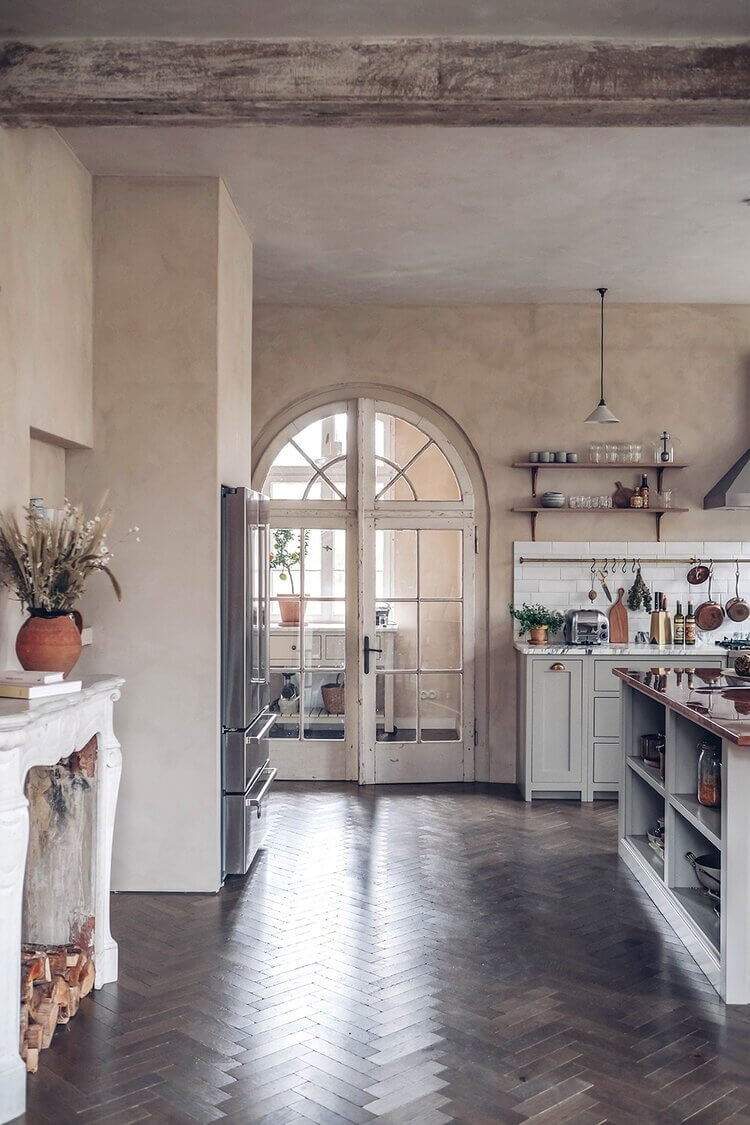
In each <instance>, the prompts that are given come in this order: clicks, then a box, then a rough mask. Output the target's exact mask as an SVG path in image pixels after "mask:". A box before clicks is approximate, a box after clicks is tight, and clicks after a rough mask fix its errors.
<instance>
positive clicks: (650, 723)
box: [614, 668, 750, 1004]
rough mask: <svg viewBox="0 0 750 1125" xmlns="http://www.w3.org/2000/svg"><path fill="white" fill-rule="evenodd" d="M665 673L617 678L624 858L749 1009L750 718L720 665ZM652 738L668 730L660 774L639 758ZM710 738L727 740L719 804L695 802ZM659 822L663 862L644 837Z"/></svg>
mask: <svg viewBox="0 0 750 1125" xmlns="http://www.w3.org/2000/svg"><path fill="white" fill-rule="evenodd" d="M661 671H662V675H660V676H654V675H653V674H652V673H650V672H644V671H640V672H638V671H627V670H626V669H624V668H618V669H615V672H614V674H615V676H617V677H618V678H619V679H621V680H622V721H621V749H622V762H623V767H622V778H623V780H622V787H621V793H620V812H619V854H620V856H621V858H622V859H623V860H624V861H625V863H626V864H627V866H628V868H629V869H630V871H631V872H632V873H633V874H634V875H635V877H636V878H637V879H638V881H639V883H640V884H641V886H642V887H643V888H644V889H645V890H646V892H647V893H648V894H649V896H650V897H651V899H652V900H653V902H654V903H655V904H656V906H657V907H658V908H659V910H660V911H661V913H662V914H663V915H664V917H665V918H666V919H667V921H668V922H669V923H670V925H671V926H672V928H673V929H674V931H675V933H676V934H677V935H678V937H679V938H680V939H681V940H682V942H683V943H684V944H685V946H686V947H687V949H688V950H689V951H690V953H691V954H692V956H693V957H694V958H695V960H696V962H697V963H698V965H699V966H700V967H701V969H702V970H703V972H704V973H705V974H706V976H707V977H708V979H709V980H710V981H711V983H712V984H713V986H714V987H715V988H716V990H717V992H719V994H720V995H721V997H722V998H723V999H724V1000H725V1001H726V1002H727V1003H729V1004H749V1003H750V932H748V926H747V919H748V917H750V914H749V913H748V912H749V911H750V816H748V811H747V810H748V808H750V719H748V718H746V717H745V716H744V715H743V714H742V712H741V710H740V708H737V707H735V702H736V693H735V694H734V695H733V694H732V693H731V687H730V685H729V684H727V683H725V682H724V677H721V678H720V679H719V680H718V681H717V680H716V679H715V669H711V670H709V669H705V670H702V669H700V668H696V669H694V670H690V671H689V672H688V671H687V670H685V671H680V670H677V669H672V670H667V669H663V670H661ZM705 683H710V684H711V691H710V692H709V693H708V694H709V695H710V699H709V702H708V703H707V702H706V698H707V693H706V689H705V687H704V686H703V685H704V684H705ZM665 685H666V686H665ZM698 687H701V689H702V690H701V693H698V692H697V691H696V688H698ZM714 689H715V690H714ZM727 690H729V691H730V694H729V695H728V696H726V695H724V692H725V691H727ZM749 694H750V693H749ZM744 706H745V705H744V703H742V702H741V703H740V707H741V708H744ZM697 708H699V709H697ZM703 708H705V710H703ZM653 733H663V734H664V777H663V778H662V777H661V775H660V771H659V769H658V768H655V767H653V766H651V765H650V764H648V763H646V762H644V761H643V760H642V758H641V756H640V738H641V735H643V734H653ZM707 734H708V735H712V736H713V737H714V738H715V739H718V740H719V742H720V744H721V755H722V773H721V785H722V805H721V808H707V807H705V806H703V805H701V804H700V803H699V801H698V799H697V793H696V790H697V777H698V754H699V745H698V744H699V743H700V742H702V741H703V740H705V738H706V737H707ZM660 818H661V819H663V825H664V834H663V844H664V854H663V857H660V856H659V855H657V854H656V852H654V851H653V849H652V847H651V845H650V843H649V840H648V837H647V833H648V832H649V831H653V829H654V827H655V825H656V824H657V822H658V821H659V819H660ZM688 857H693V858H696V857H697V858H698V860H699V861H703V863H704V864H707V865H708V866H710V867H713V868H717V869H719V870H720V876H721V878H720V887H721V890H720V893H719V894H717V893H709V892H708V891H707V890H706V889H705V888H704V887H702V886H701V884H700V881H699V878H698V875H697V873H696V870H695V866H694V863H693V861H692V859H691V858H688Z"/></svg>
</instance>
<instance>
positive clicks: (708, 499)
mask: <svg viewBox="0 0 750 1125" xmlns="http://www.w3.org/2000/svg"><path fill="white" fill-rule="evenodd" d="M703 507H704V508H750V449H748V450H747V452H746V453H743V454H742V456H741V457H740V459H739V461H736V462H735V463H734V465H732V467H731V469H730V470H729V472H728V473H724V476H723V477H722V478H721V480H720V481H719V482H718V484H715V485H714V487H713V488H712V489H711V491H710V492H707V493H706V495H705V496H704V497H703Z"/></svg>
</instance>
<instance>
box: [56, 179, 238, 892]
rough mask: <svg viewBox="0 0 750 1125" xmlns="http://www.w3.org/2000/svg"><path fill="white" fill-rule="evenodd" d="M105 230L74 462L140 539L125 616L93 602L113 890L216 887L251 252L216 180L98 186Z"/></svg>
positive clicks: (76, 482)
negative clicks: (223, 665)
mask: <svg viewBox="0 0 750 1125" xmlns="http://www.w3.org/2000/svg"><path fill="white" fill-rule="evenodd" d="M225 224H226V225H227V227H228V230H227V229H224V230H222V227H223V226H224V225H225ZM94 230H95V247H94V253H95V279H96V307H95V334H94V355H95V365H96V383H95V404H96V418H95V433H96V446H95V450H94V452H93V453H90V454H72V455H69V462H70V464H69V481H70V489H71V492H73V493H74V494H76V495H79V494H80V495H83V496H84V498H86V499H87V500H89V501H92V500H93V499H95V493H98V492H99V491H100V490H101V488H102V487H104V486H106V485H109V486H110V489H111V492H110V500H111V503H112V505H113V507H114V508H115V509H116V513H117V528H118V530H119V531H120V532H124V531H125V530H126V529H127V528H128V527H129V526H132V525H138V526H139V527H140V538H141V542H140V543H138V544H136V543H134V542H133V543H128V544H127V545H123V546H122V547H121V548H119V549H116V550H117V558H116V560H115V567H114V568H115V570H116V572H117V575H118V577H119V578H120V579H121V581H122V584H123V587H124V599H123V602H122V604H121V605H118V604H117V602H116V601H115V599H114V597H113V596H112V593H111V591H110V590H109V589H108V587H107V586H106V585H105V584H104V583H99V584H98V585H95V584H94V583H92V584H91V589H90V595H89V596H88V597H87V599H86V602H85V607H84V616H85V618H87V619H90V620H92V621H93V622H94V623H95V626H96V642H95V645H94V646H93V648H92V652H91V653H90V654H87V656H86V657H85V658H84V665H83V666H84V667H85V666H86V662H87V661H88V662H92V663H93V664H95V666H96V667H97V668H98V669H99V670H101V669H102V668H107V667H111V668H113V669H114V670H116V671H117V672H120V673H122V674H123V675H124V676H125V677H126V679H127V685H126V688H125V690H124V692H123V696H122V700H121V702H120V704H118V708H117V731H118V736H119V737H120V739H121V742H122V745H123V758H124V763H123V778H122V790H121V795H120V803H119V808H118V817H117V825H116V829H115V846H114V858H113V886H114V887H116V888H117V889H121V890H122V889H142V890H193V891H214V890H216V888H217V887H218V885H219V881H220V765H219V740H218V734H219V712H218V705H219V612H218V611H219V483H220V481H219V476H220V472H224V471H226V472H228V473H231V474H232V475H236V476H237V478H238V479H242V477H243V465H244V464H246V463H247V462H248V461H249V411H247V412H246V413H245V414H244V415H242V414H238V413H237V411H241V409H243V408H244V404H247V402H248V401H249V380H250V367H249V362H247V363H246V362H245V359H246V358H247V359H249V347H250V344H249V341H247V340H245V339H244V334H245V332H246V331H248V317H249V313H248V312H247V306H248V305H249V301H250V294H251V288H250V284H251V283H250V277H249V262H250V254H249V243H248V240H247V234H246V233H245V231H244V230H243V229H242V228H241V227H238V226H237V225H236V217H234V216H233V213H232V210H231V205H230V204H229V201H228V200H227V198H226V197H225V195H224V193H223V192H222V190H221V189H220V185H219V181H218V180H207V179H205V180H204V179H201V180H188V179H186V180H182V179H181V180H166V179H160V180H143V179H120V178H104V179H97V180H96V181H95V196H94ZM237 242H241V243H242V245H241V246H240V247H238V246H236V245H234V243H237ZM235 352H238V353H241V354H240V355H239V358H238V356H237V355H235ZM224 396H226V399H227V401H226V402H223V401H221V400H222V398H223V397H224ZM220 417H221V418H222V419H223V421H222V423H221V436H220V422H219V419H220ZM246 445H247V448H246V450H245V453H244V455H243V453H242V449H243V446H246ZM224 448H226V449H231V450H232V451H233V452H232V453H231V455H228V456H227V457H225V455H224V452H223V450H224ZM248 476H249V473H247V472H245V473H244V478H245V479H247V478H248ZM116 538H117V535H115V539H116Z"/></svg>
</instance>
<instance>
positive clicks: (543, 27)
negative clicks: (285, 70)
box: [0, 0, 750, 38]
mask: <svg viewBox="0 0 750 1125" xmlns="http://www.w3.org/2000/svg"><path fill="white" fill-rule="evenodd" d="M748 34H750V11H749V10H748V0H0V36H8V35H11V36H12V35H32V36H109V35H133V36H139V35H141V36H151V35H154V36H159V35H164V36H181V37H184V38H189V37H191V36H195V37H198V38H201V37H206V38H219V37H221V36H247V37H257V38H270V37H275V36H280V37H283V36H311V37H313V38H322V37H326V36H340V35H353V36H365V35H370V36H394V35H498V36H610V37H618V38H658V37H668V38H690V37H691V36H712V37H717V36H724V37H741V38H742V37H745V36H747V35H748Z"/></svg>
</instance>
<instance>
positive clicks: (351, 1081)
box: [25, 785, 750, 1125]
mask: <svg viewBox="0 0 750 1125" xmlns="http://www.w3.org/2000/svg"><path fill="white" fill-rule="evenodd" d="M275 792H276V794H277V796H276V799H275V800H276V807H275V812H274V818H275V820H274V835H273V839H272V841H271V842H270V847H269V849H268V851H267V852H266V853H265V854H263V855H262V856H261V857H260V858H259V861H258V862H257V863H256V865H255V867H254V870H253V872H252V875H251V877H250V878H248V879H246V880H235V881H234V882H233V883H232V884H231V885H230V886H229V887H227V888H225V890H224V891H223V892H222V893H221V894H220V895H217V896H190V895H189V896H177V895H174V896H169V895H119V896H116V897H115V899H114V902H113V911H112V914H113V918H112V929H113V932H114V933H115V935H116V937H117V938H118V939H119V941H120V952H121V979H120V981H119V983H118V984H117V985H111V986H108V987H107V988H105V989H103V990H102V991H100V992H98V993H97V994H96V995H95V996H94V997H93V999H92V1001H91V1002H90V1003H85V1004H83V1005H82V1006H81V1014H80V1015H79V1016H78V1017H77V1018H76V1020H75V1021H74V1022H73V1023H71V1024H70V1026H69V1028H68V1029H65V1028H61V1029H60V1032H59V1033H58V1035H57V1037H56V1039H55V1043H54V1047H53V1049H51V1050H50V1051H47V1052H45V1053H44V1056H43V1059H42V1065H41V1067H40V1071H39V1074H38V1075H37V1076H36V1077H34V1078H32V1079H31V1080H30V1083H29V1109H28V1112H27V1114H26V1119H25V1120H26V1122H27V1123H28V1125H46V1123H48V1122H54V1123H56V1125H59V1123H61V1122H68V1121H70V1122H72V1121H77V1122H81V1123H82V1125H84V1123H92V1122H96V1123H98V1122H107V1123H109V1125H130V1123H134V1122H140V1121H144V1122H170V1123H178V1122H179V1123H183V1122H184V1123H191V1122H201V1123H203V1122H211V1121H228V1122H248V1123H256V1122H257V1123H261V1122H263V1123H264V1125H297V1123H300V1125H301V1123H307V1122H316V1123H318V1125H352V1123H354V1125H365V1123H367V1122H371V1121H378V1122H380V1123H381V1125H441V1123H444V1122H446V1123H447V1122H462V1123H464V1125H488V1123H490V1122H493V1123H495V1122H509V1123H512V1122H533V1123H535V1125H536V1123H545V1125H552V1123H555V1125H557V1123H560V1122H571V1123H575V1125H596V1123H597V1122H613V1123H617V1125H630V1123H638V1125H643V1123H653V1122H657V1123H658V1122H664V1123H671V1122H685V1121H689V1122H691V1123H693V1125H709V1123H716V1125H718V1123H719V1122H724V1121H727V1122H728V1121H731V1122H733V1123H738V1122H748V1121H750V1109H749V1108H748V1107H749V1106H750V1013H748V1014H746V1013H745V1011H744V1010H742V1009H729V1010H727V1009H725V1008H724V1007H723V1005H722V1004H721V1003H720V1001H719V1000H718V997H717V996H716V995H715V993H714V992H713V990H712V989H711V987H710V986H709V985H708V984H707V983H706V981H705V979H704V978H703V976H702V974H701V973H700V971H699V970H698V968H697V966H696V965H695V964H694V962H693V961H692V959H691V958H690V956H689V955H688V954H687V953H686V952H685V951H684V949H683V948H682V946H681V945H680V943H679V942H678V941H677V940H676V939H675V938H674V936H673V935H672V933H671V931H670V930H669V928H668V927H667V926H666V924H665V923H664V922H663V921H662V919H661V916H660V915H659V914H658V912H657V911H656V910H655V909H654V907H653V906H652V905H651V903H650V902H649V900H648V899H647V898H646V897H645V895H644V894H643V892H642V891H641V890H640V888H639V887H638V885H637V883H636V882H635V881H634V879H633V878H632V877H631V876H630V875H629V874H628V872H627V871H626V870H625V869H624V868H623V866H622V864H620V863H619V861H618V859H617V856H616V852H615V833H616V827H615V822H616V809H615V807H614V806H613V805H607V804H604V805H601V804H600V805H596V806H594V807H590V806H580V805H577V804H570V803H554V804H553V803H539V804H535V805H534V806H533V807H528V806H526V805H524V804H523V803H521V802H520V801H518V800H517V799H514V798H513V797H512V796H511V795H510V793H503V792H499V791H497V790H490V789H486V788H485V789H483V788H481V787H473V786H468V787H460V786H456V787H450V786H441V787H422V788H412V787H408V788H387V789H379V790H377V791H373V790H361V789H358V788H357V787H356V786H345V785H337V786H333V785H327V786H326V785H318V786H309V785H284V786H278V787H277V789H276V791H275Z"/></svg>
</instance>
